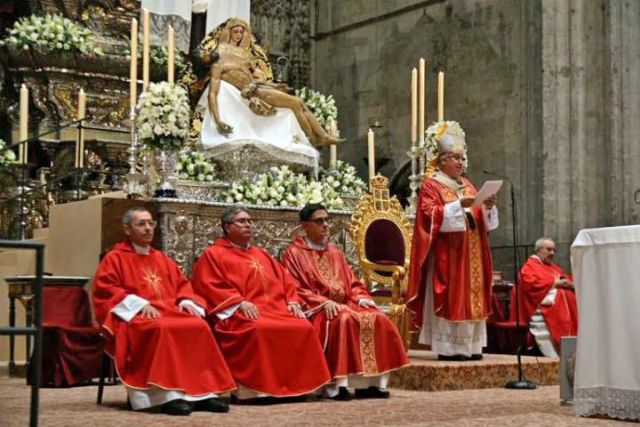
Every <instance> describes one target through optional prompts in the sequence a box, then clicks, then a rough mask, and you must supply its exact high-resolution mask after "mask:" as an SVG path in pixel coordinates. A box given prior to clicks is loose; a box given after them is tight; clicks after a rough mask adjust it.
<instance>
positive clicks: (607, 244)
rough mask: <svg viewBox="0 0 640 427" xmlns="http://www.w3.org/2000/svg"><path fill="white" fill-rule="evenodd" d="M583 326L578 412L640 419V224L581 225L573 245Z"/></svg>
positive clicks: (578, 356) (579, 346)
mask: <svg viewBox="0 0 640 427" xmlns="http://www.w3.org/2000/svg"><path fill="white" fill-rule="evenodd" d="M571 264H572V269H573V277H574V280H575V283H576V295H577V297H578V310H579V313H580V326H579V328H578V341H577V351H576V370H575V380H574V393H575V398H574V404H575V411H576V414H577V415H580V416H589V415H595V414H603V415H608V416H610V417H615V418H622V419H636V420H638V419H640V226H638V225H634V226H624V227H611V228H596V229H585V230H581V231H580V232H579V233H578V235H577V236H576V239H575V240H574V242H573V244H572V245H571Z"/></svg>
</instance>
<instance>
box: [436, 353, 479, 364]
mask: <svg viewBox="0 0 640 427" xmlns="http://www.w3.org/2000/svg"><path fill="white" fill-rule="evenodd" d="M438 360H445V361H449V362H465V361H467V360H471V358H469V357H467V356H465V355H464V354H454V355H453V356H445V355H444V354H439V355H438Z"/></svg>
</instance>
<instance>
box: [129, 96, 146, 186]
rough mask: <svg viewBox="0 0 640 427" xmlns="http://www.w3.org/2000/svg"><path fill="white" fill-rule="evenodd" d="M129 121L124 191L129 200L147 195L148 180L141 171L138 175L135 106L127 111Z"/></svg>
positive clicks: (144, 164) (144, 163) (144, 166)
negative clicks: (129, 143) (127, 170)
mask: <svg viewBox="0 0 640 427" xmlns="http://www.w3.org/2000/svg"><path fill="white" fill-rule="evenodd" d="M129 120H130V121H131V145H130V146H129V148H128V150H127V151H128V152H129V158H128V163H129V173H128V174H127V176H126V183H125V188H124V189H125V191H126V192H127V195H128V197H129V198H139V197H143V196H146V195H147V182H148V180H149V178H148V177H147V174H146V173H145V172H146V170H143V171H142V172H143V173H138V168H137V167H138V132H137V130H136V109H135V106H131V108H130V109H129ZM146 167H147V162H146V159H145V161H144V162H143V169H146Z"/></svg>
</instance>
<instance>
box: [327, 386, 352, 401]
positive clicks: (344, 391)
mask: <svg viewBox="0 0 640 427" xmlns="http://www.w3.org/2000/svg"><path fill="white" fill-rule="evenodd" d="M330 399H333V400H342V401H346V400H351V393H349V389H348V388H346V387H340V388H339V389H338V394H336V395H335V396H333V397H331V398H330Z"/></svg>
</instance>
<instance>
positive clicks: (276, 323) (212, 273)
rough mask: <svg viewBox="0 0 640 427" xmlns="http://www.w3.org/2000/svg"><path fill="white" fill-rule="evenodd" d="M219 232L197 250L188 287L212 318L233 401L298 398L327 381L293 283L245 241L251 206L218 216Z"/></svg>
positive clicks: (274, 262) (250, 227)
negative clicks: (233, 387)
mask: <svg viewBox="0 0 640 427" xmlns="http://www.w3.org/2000/svg"><path fill="white" fill-rule="evenodd" d="M221 222H222V230H223V233H224V237H221V238H219V239H218V240H216V241H215V243H214V244H213V245H211V246H209V247H208V248H207V249H206V250H205V251H204V253H203V254H202V255H201V256H200V258H199V259H198V261H197V262H196V265H195V267H194V269H193V287H194V290H195V291H196V292H197V293H198V294H199V295H200V296H202V297H203V298H204V299H205V300H206V301H207V303H208V310H209V313H208V314H209V315H210V320H211V321H215V324H214V326H213V329H214V333H215V336H216V338H217V340H218V343H219V344H220V349H221V350H222V353H223V354H224V357H225V359H226V360H227V364H228V365H229V368H230V369H231V373H232V374H233V377H234V379H235V381H236V384H237V385H238V390H237V391H236V392H235V396H236V397H237V398H238V399H253V398H261V397H289V396H302V395H305V394H308V393H311V392H314V391H315V390H317V389H319V388H321V387H322V386H324V385H325V384H326V383H327V382H329V381H330V379H331V378H330V376H329V370H328V368H327V364H326V362H325V360H324V355H323V354H322V346H321V345H320V340H319V339H318V337H317V335H316V333H315V330H314V329H313V326H312V325H311V324H310V323H309V321H308V320H307V319H306V318H305V315H304V313H303V311H302V309H301V305H300V300H299V297H298V294H297V292H296V283H295V280H294V279H293V278H292V277H291V275H290V274H289V273H288V272H287V271H286V270H285V268H284V267H283V266H282V265H281V264H280V263H279V262H278V261H277V260H275V259H274V258H273V257H272V256H271V255H269V253H268V252H267V251H266V250H264V249H261V248H258V247H256V246H253V245H251V244H250V241H251V238H252V234H253V224H252V221H251V215H250V214H249V212H248V211H247V210H246V209H244V208H241V207H236V206H230V207H228V208H227V209H225V211H224V212H223V214H222V218H221Z"/></svg>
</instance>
